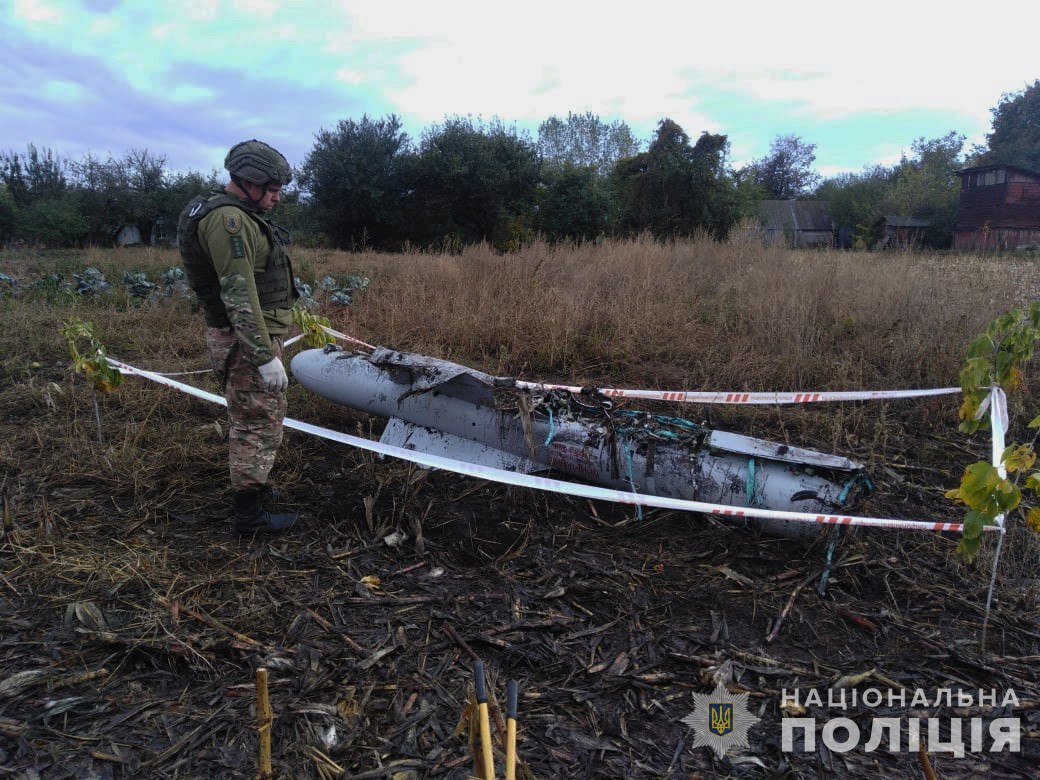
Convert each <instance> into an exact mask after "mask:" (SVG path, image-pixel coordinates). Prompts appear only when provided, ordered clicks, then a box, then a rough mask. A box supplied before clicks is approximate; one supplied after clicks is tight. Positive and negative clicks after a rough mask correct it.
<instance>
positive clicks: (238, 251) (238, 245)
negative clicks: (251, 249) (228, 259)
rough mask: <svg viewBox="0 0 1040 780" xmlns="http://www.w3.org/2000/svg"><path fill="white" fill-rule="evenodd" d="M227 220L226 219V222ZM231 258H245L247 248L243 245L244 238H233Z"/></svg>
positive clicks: (231, 238)
mask: <svg viewBox="0 0 1040 780" xmlns="http://www.w3.org/2000/svg"><path fill="white" fill-rule="evenodd" d="M226 220H227V218H226V217H225V221H226ZM230 240H231V256H232V257H245V256H246V246H245V244H243V243H242V236H231V237H230Z"/></svg>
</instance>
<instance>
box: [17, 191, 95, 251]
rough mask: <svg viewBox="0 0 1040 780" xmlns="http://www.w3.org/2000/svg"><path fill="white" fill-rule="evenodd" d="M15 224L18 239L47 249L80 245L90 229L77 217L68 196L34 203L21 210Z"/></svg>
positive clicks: (80, 217) (73, 202) (83, 218)
mask: <svg viewBox="0 0 1040 780" xmlns="http://www.w3.org/2000/svg"><path fill="white" fill-rule="evenodd" d="M19 223H20V224H19V235H20V236H21V237H23V238H25V239H26V240H27V241H30V242H31V243H36V244H41V245H43V246H47V247H66V246H77V245H80V244H82V243H84V242H85V241H86V240H87V238H88V235H89V232H90V225H89V224H88V222H87V220H86V218H85V217H84V216H83V215H82V214H80V213H79V210H78V208H77V203H76V200H75V198H74V197H73V196H72V194H71V193H67V194H65V195H63V196H61V197H58V198H44V199H40V200H34V201H33V202H32V203H30V204H29V205H28V206H27V207H25V208H24V209H23V210H22V212H21V219H20V221H19Z"/></svg>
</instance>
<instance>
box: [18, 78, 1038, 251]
mask: <svg viewBox="0 0 1040 780" xmlns="http://www.w3.org/2000/svg"><path fill="white" fill-rule="evenodd" d="M991 113H992V116H993V127H992V132H991V133H990V134H989V135H988V136H987V139H986V144H985V145H983V146H977V147H974V148H973V149H971V150H968V151H967V152H966V151H965V150H964V143H965V138H964V136H963V135H960V134H957V133H953V132H951V133H948V134H946V135H944V136H941V137H938V138H934V139H925V138H919V139H917V140H916V141H915V142H914V143H913V145H912V148H911V152H910V153H909V154H906V155H904V156H903V158H902V159H901V160H900V161H899V162H898V163H897V164H895V165H892V166H882V165H875V166H870V167H868V168H865V169H864V170H863V171H861V172H859V173H848V174H842V175H839V176H835V177H832V178H829V179H821V178H820V177H819V176H818V175H817V174H816V173H815V172H814V171H813V164H814V162H815V159H816V156H815V152H816V146H815V144H812V143H808V142H806V141H805V140H803V139H802V138H801V137H799V136H797V135H780V136H777V137H776V138H775V139H774V140H773V142H772V145H771V147H770V150H769V153H768V154H767V155H765V156H764V157H762V158H760V159H756V160H754V161H752V162H751V163H749V164H747V165H744V166H741V167H739V168H738V167H734V166H732V165H731V164H730V163H729V160H728V152H729V141H728V138H727V136H726V135H723V134H712V133H707V132H704V133H701V134H700V136H698V137H697V138H691V137H690V136H689V135H688V134H687V133H686V131H685V130H684V129H683V128H682V127H680V126H679V125H678V124H677V123H676V122H674V121H672V120H671V119H667V118H665V119H662V120H661V121H660V122H659V123H658V126H657V130H656V133H655V135H654V137H652V138H651V139H649V140H648V142H646V143H645V144H644V143H643V142H640V141H639V140H637V139H636V137H635V136H634V134H633V133H632V131H631V129H630V128H629V127H628V125H627V124H626V123H624V122H622V121H616V122H612V123H606V122H604V121H602V120H601V119H600V118H599V117H598V116H596V115H594V114H591V113H584V114H573V113H572V114H568V115H567V116H566V117H555V116H554V117H550V118H549V119H547V120H546V121H544V122H543V123H542V124H541V125H540V126H539V128H538V131H537V135H536V136H532V135H531V134H528V133H523V132H519V131H517V130H515V129H513V128H510V127H507V126H506V125H505V124H503V123H502V122H501V121H499V120H491V121H489V122H485V121H483V120H480V119H474V118H472V117H450V118H446V119H445V120H444V121H443V122H442V123H440V124H436V125H432V126H430V127H428V128H426V129H425V130H423V132H422V133H421V135H420V137H419V138H418V139H417V140H413V139H411V138H410V137H409V136H408V134H407V133H406V132H404V130H403V128H402V123H401V120H400V119H399V118H398V117H397V116H395V115H389V116H386V117H382V118H374V117H368V116H362V117H361V118H360V119H344V120H341V121H340V122H338V123H337V124H336V126H335V127H333V128H323V129H321V130H320V131H319V132H318V133H317V134H316V136H315V141H314V146H313V148H312V149H311V150H310V152H309V153H308V154H307V156H306V158H305V159H304V160H303V162H302V163H301V165H300V167H299V169H298V171H297V174H298V175H297V177H296V178H295V180H294V182H293V187H292V188H291V189H289V191H288V192H287V193H286V197H285V198H284V199H283V201H282V204H281V205H280V206H279V207H278V211H277V212H276V214H275V215H274V216H275V219H276V220H277V221H279V222H281V223H284V224H285V225H286V227H288V228H290V229H291V230H293V231H294V232H295V234H296V236H297V239H298V240H300V241H302V242H303V243H308V244H312V245H327V246H332V247H336V248H341V249H358V248H371V249H377V250H399V249H401V248H403V247H408V246H412V247H422V248H430V247H432V248H442V249H444V248H447V249H451V248H457V247H459V246H463V245H466V244H470V243H474V242H482V241H486V242H490V243H491V244H493V245H494V246H496V247H498V248H499V249H502V250H509V249H514V248H517V247H518V246H520V245H521V244H522V243H523V242H525V241H527V240H530V239H531V238H532V237H534V236H543V237H545V238H547V239H548V240H551V241H556V240H570V241H587V240H594V239H597V238H599V237H603V236H629V235H634V234H639V233H646V232H649V233H651V234H653V235H654V236H656V237H658V238H661V239H668V238H673V237H679V236H689V235H694V234H707V235H709V236H712V237H713V238H716V239H719V240H722V239H725V238H726V237H727V236H729V235H730V233H731V232H732V231H733V230H734V228H735V227H737V226H738V225H740V224H741V223H742V221H743V220H747V219H754V218H755V217H756V215H757V211H758V204H759V203H760V202H761V201H762V200H763V199H789V198H813V199H818V200H824V201H827V202H828V203H829V204H830V208H831V215H832V218H833V219H834V221H835V222H836V223H837V224H841V225H846V226H848V227H849V228H851V229H852V230H853V231H854V232H855V234H856V236H857V238H858V240H859V242H860V243H861V244H862V245H866V246H870V245H871V244H872V243H873V238H874V237H873V235H872V232H873V231H874V230H875V229H876V225H877V223H878V220H879V218H880V217H881V216H883V215H885V214H899V215H901V216H910V217H915V218H918V219H923V220H925V221H927V222H928V223H929V224H930V225H931V228H930V229H929V231H928V234H927V235H926V239H928V241H929V243H930V244H931V245H933V246H937V247H942V246H948V245H949V243H950V239H951V237H952V233H953V228H954V223H955V219H956V211H957V201H958V190H959V179H958V177H957V175H956V172H957V171H958V170H960V169H961V168H963V167H967V166H970V165H983V164H996V163H1003V164H1010V165H1017V166H1019V167H1023V168H1028V169H1031V170H1036V171H1040V80H1038V81H1036V82H1034V83H1033V84H1032V85H1030V86H1028V87H1026V88H1025V89H1023V90H1022V91H1020V92H1017V93H1008V94H1005V95H1004V96H1003V97H1002V98H1001V100H1000V102H999V103H998V105H997V106H995V107H994V108H992V109H991ZM644 146H645V148H644ZM222 181H223V174H222V173H218V172H216V171H214V172H211V173H210V174H208V175H204V174H201V173H198V172H188V173H180V172H172V171H169V170H167V167H166V160H165V158H164V157H163V156H161V155H156V154H153V153H151V152H148V151H147V150H132V151H130V152H129V153H127V154H125V155H124V156H123V157H122V158H114V157H109V158H108V159H106V160H101V159H98V158H96V157H94V156H92V155H88V156H87V157H86V158H84V159H82V160H79V161H68V160H63V159H61V158H60V157H58V155H57V154H55V153H54V152H53V151H52V150H49V149H38V148H37V147H36V146H34V145H32V144H30V145H29V146H28V149H27V151H26V152H15V151H8V152H4V153H0V245H6V244H9V243H10V242H11V241H13V240H21V241H26V242H28V243H31V244H36V245H44V246H76V245H84V244H102V245H103V244H110V243H113V242H115V241H116V240H117V237H118V235H119V232H120V231H121V230H124V229H125V228H127V227H128V226H133V227H134V228H136V229H137V235H139V236H140V238H141V240H143V241H144V242H149V241H153V242H154V241H156V240H157V241H158V242H162V240H164V239H165V240H170V239H172V238H173V236H174V233H175V227H176V220H177V215H178V214H179V212H180V210H181V208H182V207H183V205H184V203H186V202H187V201H188V200H189V199H190V198H191V197H192V196H193V195H195V194H196V193H198V192H202V191H205V190H207V189H209V188H211V187H214V186H219V184H220V183H221V182H222Z"/></svg>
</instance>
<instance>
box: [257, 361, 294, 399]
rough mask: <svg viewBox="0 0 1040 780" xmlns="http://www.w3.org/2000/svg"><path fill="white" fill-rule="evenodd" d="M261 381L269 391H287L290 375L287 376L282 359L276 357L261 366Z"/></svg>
mask: <svg viewBox="0 0 1040 780" xmlns="http://www.w3.org/2000/svg"><path fill="white" fill-rule="evenodd" d="M260 381H261V382H263V383H264V388H265V389H266V390H267V392H269V393H281V392H285V389H286V388H287V387H288V386H289V377H288V376H286V373H285V366H283V365H282V361H281V360H279V359H278V358H275V359H274V360H271V361H269V362H267V363H264V364H263V365H262V366H260Z"/></svg>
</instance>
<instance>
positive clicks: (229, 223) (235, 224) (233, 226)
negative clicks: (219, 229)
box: [224, 214, 242, 235]
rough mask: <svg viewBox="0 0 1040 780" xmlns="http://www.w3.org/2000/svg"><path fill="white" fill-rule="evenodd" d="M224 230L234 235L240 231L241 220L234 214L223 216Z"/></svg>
mask: <svg viewBox="0 0 1040 780" xmlns="http://www.w3.org/2000/svg"><path fill="white" fill-rule="evenodd" d="M224 229H225V230H226V231H227V232H228V233H231V234H232V235H234V234H235V233H237V232H238V231H239V230H241V229H242V220H241V219H239V218H238V216H237V215H236V214H225V215H224Z"/></svg>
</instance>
